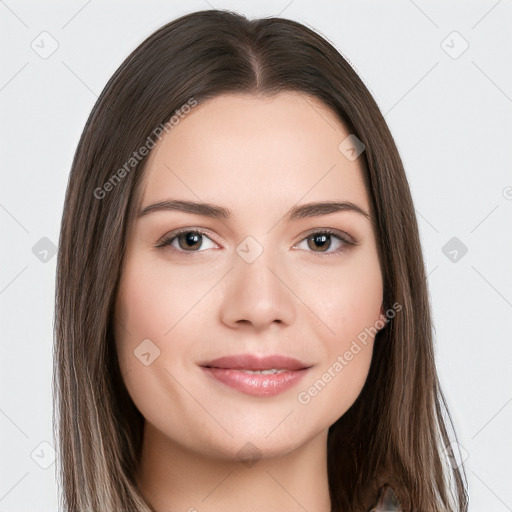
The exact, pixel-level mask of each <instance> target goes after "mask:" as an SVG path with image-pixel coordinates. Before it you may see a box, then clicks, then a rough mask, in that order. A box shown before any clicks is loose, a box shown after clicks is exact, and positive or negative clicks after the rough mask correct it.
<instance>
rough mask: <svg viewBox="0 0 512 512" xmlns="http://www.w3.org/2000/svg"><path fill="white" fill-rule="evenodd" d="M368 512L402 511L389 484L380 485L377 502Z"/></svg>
mask: <svg viewBox="0 0 512 512" xmlns="http://www.w3.org/2000/svg"><path fill="white" fill-rule="evenodd" d="M368 512H403V509H402V506H401V505H400V502H399V501H398V498H397V496H396V494H395V492H394V491H393V489H392V488H391V487H390V486H389V485H387V484H386V485H384V486H382V487H381V489H380V492H379V496H378V498H377V503H376V504H375V505H374V506H373V507H372V508H371V509H370V510H369V511H368Z"/></svg>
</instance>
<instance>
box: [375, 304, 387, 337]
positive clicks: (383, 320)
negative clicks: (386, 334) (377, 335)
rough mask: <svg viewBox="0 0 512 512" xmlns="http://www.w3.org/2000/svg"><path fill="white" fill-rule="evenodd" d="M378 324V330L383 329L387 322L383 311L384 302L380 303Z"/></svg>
mask: <svg viewBox="0 0 512 512" xmlns="http://www.w3.org/2000/svg"><path fill="white" fill-rule="evenodd" d="M377 322H378V324H379V325H381V326H382V327H380V328H379V331H381V330H382V329H384V327H386V324H387V323H388V319H387V317H386V314H385V313H384V304H381V305H380V313H379V319H378V320H377Z"/></svg>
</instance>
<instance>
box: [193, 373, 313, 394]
mask: <svg viewBox="0 0 512 512" xmlns="http://www.w3.org/2000/svg"><path fill="white" fill-rule="evenodd" d="M201 368H202V369H203V370H204V371H205V372H206V373H207V374H208V375H210V376H211V377H213V378H215V379H217V380H218V381H220V382H222V383H223V384H226V385H227V386H230V387H232V388H234V389H236V390H238V391H241V392H242V393H246V394H247V395H253V396H275V395H278V394H279V393H282V392H284V391H286V390H287V389H290V388H291V387H293V386H295V385H296V384H297V383H298V382H299V381H300V380H301V379H302V377H304V375H305V373H306V372H307V371H308V369H307V368H304V369H303V370H290V371H285V372H280V373H268V374H262V373H245V372H243V371H240V370H233V369H227V368H207V367H204V366H202V367H201Z"/></svg>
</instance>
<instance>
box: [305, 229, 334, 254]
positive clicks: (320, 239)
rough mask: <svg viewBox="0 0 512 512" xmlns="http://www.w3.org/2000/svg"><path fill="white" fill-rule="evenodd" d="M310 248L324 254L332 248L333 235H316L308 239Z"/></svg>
mask: <svg viewBox="0 0 512 512" xmlns="http://www.w3.org/2000/svg"><path fill="white" fill-rule="evenodd" d="M307 240H308V247H309V248H310V249H311V250H312V251H315V252H323V250H324V249H325V250H327V249H329V247H330V246H331V235H329V234H320V233H318V234H315V235H313V236H310V237H308V238H307Z"/></svg>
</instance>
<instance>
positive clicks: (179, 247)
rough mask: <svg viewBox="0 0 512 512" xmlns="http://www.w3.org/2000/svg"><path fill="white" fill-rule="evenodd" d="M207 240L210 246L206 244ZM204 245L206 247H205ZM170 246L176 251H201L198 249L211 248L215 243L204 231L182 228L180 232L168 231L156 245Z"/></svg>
mask: <svg viewBox="0 0 512 512" xmlns="http://www.w3.org/2000/svg"><path fill="white" fill-rule="evenodd" d="M208 242H209V243H210V246H208ZM205 245H206V247H205ZM166 246H171V248H172V249H173V250H175V251H176V252H182V253H185V252H190V253H192V252H203V251H202V250H199V249H211V248H214V247H216V244H215V243H214V242H213V241H212V240H211V239H210V238H209V237H208V236H206V234H205V233H203V232H201V231H197V230H192V229H188V230H182V231H180V232H177V233H176V232H174V233H169V234H168V235H166V236H165V237H164V238H163V239H162V241H161V242H160V243H159V244H158V245H157V247H166Z"/></svg>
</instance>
